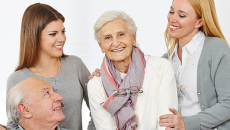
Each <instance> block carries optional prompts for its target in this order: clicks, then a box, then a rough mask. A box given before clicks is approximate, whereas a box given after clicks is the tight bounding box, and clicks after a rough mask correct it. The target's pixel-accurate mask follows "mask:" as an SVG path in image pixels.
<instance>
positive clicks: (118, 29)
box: [99, 19, 136, 62]
mask: <svg viewBox="0 0 230 130" xmlns="http://www.w3.org/2000/svg"><path fill="white" fill-rule="evenodd" d="M100 34H101V39H100V40H101V43H99V45H100V47H101V50H102V52H103V53H106V55H107V56H108V57H109V58H110V59H111V60H112V61H115V62H119V61H126V60H129V61H131V59H132V55H131V53H132V48H133V46H134V45H135V44H136V35H132V34H131V33H130V31H129V29H128V26H127V25H126V23H125V22H124V21H122V20H121V19H115V20H113V21H110V22H108V23H106V24H105V25H104V26H103V27H102V28H101V30H100Z"/></svg>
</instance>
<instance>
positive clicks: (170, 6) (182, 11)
mask: <svg viewBox="0 0 230 130" xmlns="http://www.w3.org/2000/svg"><path fill="white" fill-rule="evenodd" d="M170 7H171V9H174V8H173V7H172V6H170ZM179 12H182V13H186V14H188V13H187V12H185V11H183V10H179Z"/></svg>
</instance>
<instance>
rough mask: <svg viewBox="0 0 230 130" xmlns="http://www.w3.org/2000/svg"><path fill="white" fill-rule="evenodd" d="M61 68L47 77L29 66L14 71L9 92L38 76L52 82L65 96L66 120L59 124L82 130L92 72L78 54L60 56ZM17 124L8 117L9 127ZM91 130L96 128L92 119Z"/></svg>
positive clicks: (9, 80) (10, 78) (10, 77)
mask: <svg viewBox="0 0 230 130" xmlns="http://www.w3.org/2000/svg"><path fill="white" fill-rule="evenodd" d="M60 60H61V69H60V72H59V73H58V74H57V75H56V76H55V77H50V78H45V77H40V76H38V75H35V74H34V73H32V72H30V71H29V70H28V69H27V68H23V69H21V70H18V71H15V72H13V73H12V74H11V75H10V76H9V78H8V80H7V93H8V92H9V90H10V89H11V88H12V87H13V86H15V85H16V84H17V83H19V82H21V81H23V80H25V79H28V78H31V77H36V78H40V79H43V80H45V81H47V82H48V83H50V84H51V85H52V86H53V88H54V90H58V91H57V92H58V93H59V94H60V95H61V96H62V97H63V101H62V103H63V104H64V107H63V108H62V111H63V114H64V115H65V120H64V121H62V122H61V123H60V124H59V126H60V127H61V128H66V129H69V130H82V113H81V112H82V101H83V98H84V100H85V101H86V104H87V106H88V108H89V104H88V93H87V88H86V86H85V83H87V82H88V76H89V75H90V72H89V71H88V69H87V68H86V66H85V65H84V63H83V62H82V60H81V59H80V58H78V57H76V56H68V57H60ZM16 125H17V124H14V123H13V122H12V121H11V120H9V119H8V122H7V127H8V128H14V127H15V126H16ZM88 129H89V130H94V129H95V128H94V124H93V121H92V119H91V121H90V122H89V126H88Z"/></svg>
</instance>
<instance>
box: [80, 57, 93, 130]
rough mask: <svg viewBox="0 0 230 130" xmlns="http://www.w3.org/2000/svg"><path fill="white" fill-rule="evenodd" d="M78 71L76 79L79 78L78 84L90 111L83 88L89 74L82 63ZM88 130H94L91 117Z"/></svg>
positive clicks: (86, 93)
mask: <svg viewBox="0 0 230 130" xmlns="http://www.w3.org/2000/svg"><path fill="white" fill-rule="evenodd" d="M78 70H79V71H78V77H79V82H80V84H81V86H82V89H83V96H84V100H85V102H86V105H87V107H88V108H89V109H90V107H89V98H88V92H87V86H85V84H86V83H87V82H88V81H89V80H88V77H89V76H90V72H89V70H88V69H87V67H86V66H85V64H84V63H83V62H82V61H81V64H80V65H79V69H78ZM90 116H91V114H90ZM88 130H95V126H94V122H93V119H92V117H91V120H90V121H89V125H88Z"/></svg>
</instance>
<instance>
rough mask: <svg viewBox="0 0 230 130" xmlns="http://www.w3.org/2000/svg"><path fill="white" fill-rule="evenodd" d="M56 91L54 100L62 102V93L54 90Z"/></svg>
mask: <svg viewBox="0 0 230 130" xmlns="http://www.w3.org/2000/svg"><path fill="white" fill-rule="evenodd" d="M54 93H55V96H54V101H55V102H58V101H59V102H61V101H62V100H63V97H62V96H61V95H60V94H58V93H56V92H54Z"/></svg>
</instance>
